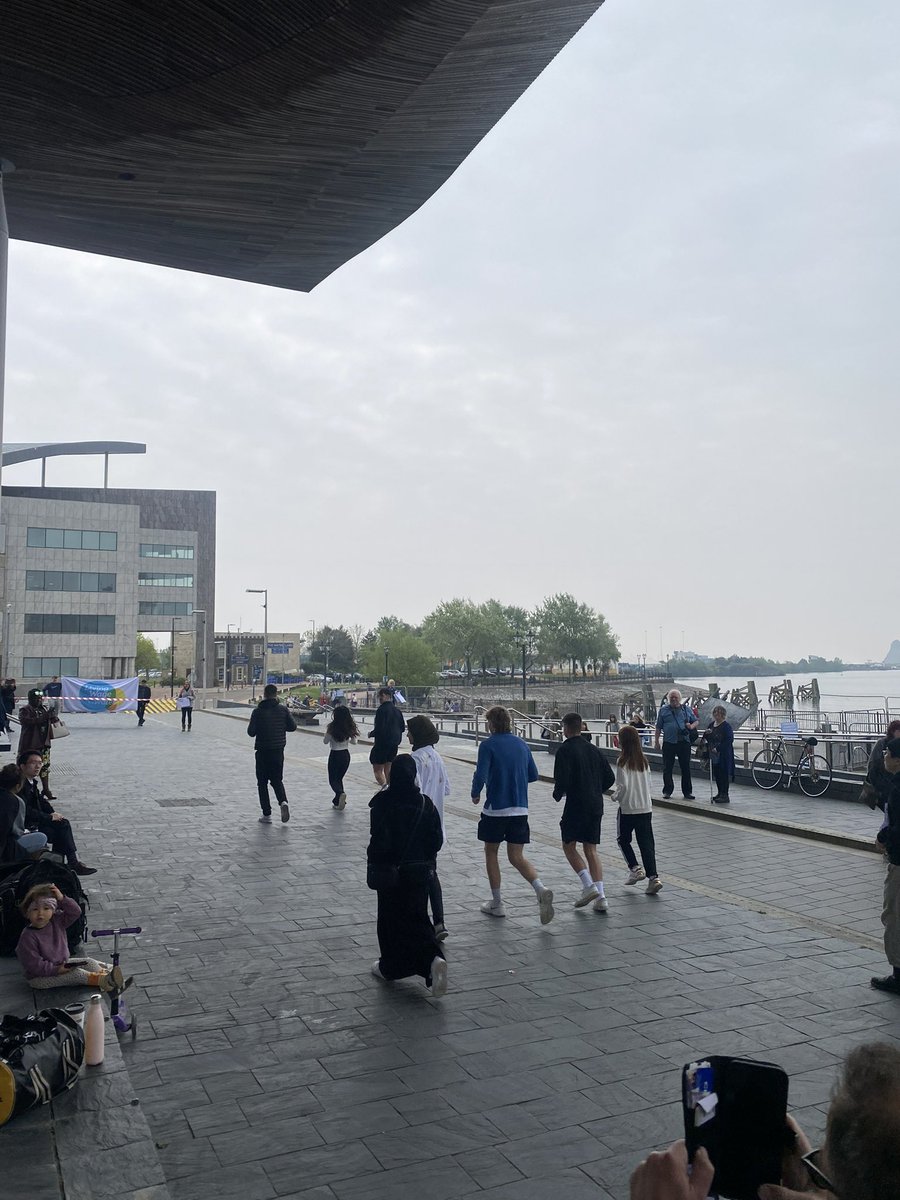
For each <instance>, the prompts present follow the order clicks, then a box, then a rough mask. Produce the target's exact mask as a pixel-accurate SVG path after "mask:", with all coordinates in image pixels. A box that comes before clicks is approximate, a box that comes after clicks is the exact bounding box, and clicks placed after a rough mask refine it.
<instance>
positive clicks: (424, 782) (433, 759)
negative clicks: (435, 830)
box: [412, 746, 450, 831]
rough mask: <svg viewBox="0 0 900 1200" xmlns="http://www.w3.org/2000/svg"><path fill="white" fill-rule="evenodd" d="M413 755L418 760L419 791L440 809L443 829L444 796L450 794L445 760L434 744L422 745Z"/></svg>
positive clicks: (417, 777)
mask: <svg viewBox="0 0 900 1200" xmlns="http://www.w3.org/2000/svg"><path fill="white" fill-rule="evenodd" d="M412 756H413V758H414V759H415V761H416V782H417V783H418V785H419V791H420V792H421V793H422V795H423V796H427V797H428V799H429V800H430V801H431V802H432V804H433V805H434V807H435V808H436V809H437V810H438V815H439V816H440V818H441V830H442V831H443V829H444V797H445V796H449V795H450V780H449V779H448V778H447V768H446V767H445V766H444V760H443V759H442V758H441V756H440V755H439V754H438V752H437V750H435V748H434V746H420V747H419V749H418V750H413V752H412Z"/></svg>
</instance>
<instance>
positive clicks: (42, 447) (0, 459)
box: [0, 442, 147, 488]
mask: <svg viewBox="0 0 900 1200" xmlns="http://www.w3.org/2000/svg"><path fill="white" fill-rule="evenodd" d="M146 453H147V447H146V445H145V444H144V443H143V442H34V443H28V442H6V443H4V445H3V447H2V453H0V466H2V467H11V466H13V465H14V464H15V463H23V462H38V461H40V464H41V487H44V486H45V485H46V482H47V459H48V458H60V457H62V456H67V455H73V456H74V455H79V454H102V455H103V486H104V487H105V488H106V487H109V456H110V455H111V454H146Z"/></svg>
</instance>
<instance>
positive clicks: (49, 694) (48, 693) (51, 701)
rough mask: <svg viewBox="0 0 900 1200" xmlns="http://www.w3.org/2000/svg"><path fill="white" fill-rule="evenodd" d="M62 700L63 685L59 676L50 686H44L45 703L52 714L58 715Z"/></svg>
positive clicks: (56, 676) (53, 679)
mask: <svg viewBox="0 0 900 1200" xmlns="http://www.w3.org/2000/svg"><path fill="white" fill-rule="evenodd" d="M61 699H62V684H61V683H60V681H59V676H58V675H54V676H53V678H52V679H51V680H50V682H49V683H48V684H45V685H44V702H45V703H46V705H47V707H48V708H49V709H50V711H51V712H55V713H58V712H59V708H60V700H61Z"/></svg>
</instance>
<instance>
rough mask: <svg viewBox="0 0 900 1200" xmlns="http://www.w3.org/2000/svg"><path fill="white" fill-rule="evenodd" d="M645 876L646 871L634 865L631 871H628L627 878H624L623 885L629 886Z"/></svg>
mask: <svg viewBox="0 0 900 1200" xmlns="http://www.w3.org/2000/svg"><path fill="white" fill-rule="evenodd" d="M646 878H647V872H646V871H645V870H644V868H643V867H635V868H634V870H633V871H629V872H628V878H627V879H626V880H625V886H626V887H630V886H631V885H632V884H633V883H640V881H641V880H642V879H646Z"/></svg>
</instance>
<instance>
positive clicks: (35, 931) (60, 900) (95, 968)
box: [16, 883, 131, 992]
mask: <svg viewBox="0 0 900 1200" xmlns="http://www.w3.org/2000/svg"><path fill="white" fill-rule="evenodd" d="M19 910H20V911H21V913H22V915H23V916H24V917H25V920H26V921H28V928H27V929H23V930H22V932H21V934H20V935H19V941H18V945H17V946H16V957H17V958H18V960H19V962H20V963H21V964H22V969H23V970H24V972H25V978H26V979H27V980H28V982H29V984H30V985H31V987H33V988H55V987H71V986H72V985H73V984H76V985H81V986H86V987H96V988H99V989H100V990H101V991H102V992H111V991H114V990H119V991H124V990H125V988H126V987H127V986H128V984H130V983H131V979H129V980H128V981H127V983H126V982H125V981H124V980H123V979H122V971H121V968H120V967H116V969H115V972H114V971H113V968H112V966H111V965H110V964H109V963H102V962H97V961H96V959H93V958H72V956H71V955H70V954H69V943H68V941H67V940H66V930H67V929H68V927H69V926H70V925H71V924H73V922H75V921H77V920H78V918H79V917H80V916H81V908H80V907H79V906H78V904H77V903H76V902H75V901H74V900H70V899H69V897H68V896H64V895H63V894H62V892H61V891H60V890H59V888H58V887H57V886H56V885H55V884H52V883H39V884H38V885H37V886H36V887H33V888H31V889H30V890H29V891H28V892H27V893H26V895H25V899H24V900H23V901H22V903H21V904H20V905H19ZM116 973H118V978H115V975H116Z"/></svg>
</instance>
